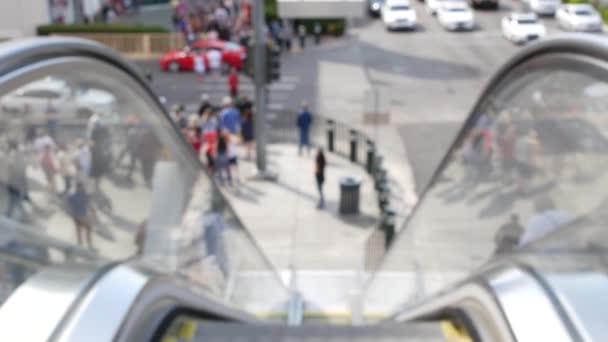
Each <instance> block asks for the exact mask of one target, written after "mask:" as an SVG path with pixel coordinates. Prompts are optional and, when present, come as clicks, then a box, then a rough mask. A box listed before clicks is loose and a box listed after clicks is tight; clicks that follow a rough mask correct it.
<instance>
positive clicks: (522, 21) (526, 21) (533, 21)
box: [517, 19, 538, 25]
mask: <svg viewBox="0 0 608 342" xmlns="http://www.w3.org/2000/svg"><path fill="white" fill-rule="evenodd" d="M537 22H538V21H537V20H536V19H518V20H517V23H518V24H521V25H530V24H536V23H537Z"/></svg>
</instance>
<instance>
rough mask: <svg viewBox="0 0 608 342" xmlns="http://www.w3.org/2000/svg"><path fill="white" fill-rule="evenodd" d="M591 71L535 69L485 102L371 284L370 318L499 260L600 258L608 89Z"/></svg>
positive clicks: (542, 261) (603, 235) (607, 160)
mask: <svg viewBox="0 0 608 342" xmlns="http://www.w3.org/2000/svg"><path fill="white" fill-rule="evenodd" d="M596 70H597V69H594V70H593V71H590V70H586V69H584V68H581V70H580V71H563V70H562V71H560V70H555V69H549V68H546V69H544V70H539V69H538V68H537V69H536V71H534V72H530V71H527V72H525V73H521V74H519V75H518V76H519V77H515V78H511V79H510V81H505V82H503V84H500V85H499V86H498V87H497V88H496V90H495V92H494V93H492V94H490V96H488V97H487V98H486V99H484V103H483V104H482V105H481V106H480V107H479V108H478V109H477V110H478V112H477V114H478V119H477V120H476V122H474V123H472V125H471V126H470V127H467V129H466V130H465V133H464V134H462V135H461V136H460V137H459V139H458V141H457V142H456V145H455V146H454V147H453V148H452V149H451V151H450V152H449V154H448V157H447V162H446V164H445V165H444V166H443V168H442V170H441V172H440V174H439V175H438V177H436V178H435V180H434V182H433V183H432V184H431V185H430V187H429V188H428V191H427V192H426V194H425V195H424V198H423V199H422V200H421V202H420V203H419V206H418V208H417V209H416V210H415V212H414V214H413V216H412V218H411V220H410V222H409V223H408V225H407V226H406V228H405V230H404V231H403V234H401V235H400V236H399V238H398V239H397V241H396V242H395V243H394V245H393V247H392V249H391V251H390V253H389V254H388V255H387V258H386V260H385V262H384V264H383V266H382V267H381V271H380V272H379V273H378V275H377V276H376V278H375V279H374V280H373V281H372V282H371V283H370V287H369V289H368V292H367V297H366V305H367V307H366V309H367V310H368V311H371V312H374V311H384V312H386V310H388V311H393V310H396V309H397V308H398V307H400V306H401V305H404V303H405V305H407V304H412V303H414V302H415V301H416V300H418V299H420V298H422V297H424V296H428V295H430V294H433V293H436V292H438V291H439V290H441V289H444V288H446V286H448V285H452V284H454V283H455V282H456V281H458V280H463V279H464V278H465V277H466V276H467V275H468V274H470V273H471V272H472V271H474V270H477V269H479V267H481V266H483V265H485V264H487V263H488V261H489V260H490V259H493V258H496V257H501V258H517V259H518V260H520V261H522V260H523V261H524V262H526V263H528V264H534V265H535V266H536V265H539V264H543V265H545V263H546V262H545V261H546V260H551V258H553V257H555V256H556V255H564V254H565V253H572V252H573V251H578V252H582V253H583V254H590V253H598V252H599V253H603V251H604V250H605V249H604V248H605V245H606V242H607V241H608V239H606V237H607V234H606V233H603V231H604V230H603V229H601V227H602V224H601V223H600V222H602V221H600V220H599V218H600V217H601V218H603V217H604V216H605V214H604V212H605V210H603V209H605V203H606V197H605V191H604V190H603V189H605V187H606V185H607V184H608V175H607V174H606V167H607V166H608V139H607V135H606V134H607V132H608V117H606V115H607V111H606V109H607V108H608V100H607V99H608V97H606V94H608V83H606V81H605V76H606V75H604V74H602V73H600V72H597V71H596ZM604 222H605V221H604ZM590 246H593V248H591V247H590ZM599 246H601V247H599ZM554 260H558V259H554ZM572 260H574V259H572ZM557 265H559V263H556V264H555V265H553V264H552V266H551V267H554V268H555V267H559V266H557ZM562 265H566V264H562ZM568 265H570V266H571V265H573V263H568ZM603 265H604V266H603V267H606V263H604V264H603ZM544 267H548V266H547V265H545V266H544Z"/></svg>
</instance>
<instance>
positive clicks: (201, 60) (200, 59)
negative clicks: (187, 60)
mask: <svg viewBox="0 0 608 342" xmlns="http://www.w3.org/2000/svg"><path fill="white" fill-rule="evenodd" d="M205 70H206V67H205V56H204V55H203V54H200V53H195V54H194V71H195V72H196V76H197V78H198V81H199V82H203V76H204V75H205Z"/></svg>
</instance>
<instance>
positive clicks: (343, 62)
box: [139, 1, 560, 196]
mask: <svg viewBox="0 0 608 342" xmlns="http://www.w3.org/2000/svg"><path fill="white" fill-rule="evenodd" d="M412 5H413V6H414V8H415V9H416V11H417V14H418V21H419V27H418V29H417V30H416V31H415V32H387V31H386V30H385V29H384V27H383V25H382V23H381V21H380V20H373V19H370V20H364V22H363V23H361V24H359V25H356V26H354V25H353V26H351V27H350V30H349V34H348V35H347V36H346V37H344V38H342V39H335V40H327V41H325V42H323V43H322V44H321V45H320V46H318V47H312V48H311V47H309V48H307V49H305V50H304V51H296V52H294V53H286V54H284V56H283V58H282V79H281V80H280V81H279V82H277V83H275V84H273V85H272V86H271V87H270V88H271V90H270V105H269V108H270V110H271V111H280V110H296V109H297V107H298V106H299V104H300V103H301V101H302V100H307V101H309V102H310V103H311V104H312V105H313V108H314V109H315V111H316V112H317V113H320V114H323V115H324V116H328V117H333V118H336V119H339V120H341V121H345V122H348V123H349V124H351V125H353V126H357V127H359V128H361V129H364V130H367V131H368V133H370V134H371V135H372V136H374V137H376V139H377V140H378V141H379V143H380V145H381V147H382V150H383V151H386V153H387V154H388V155H390V156H392V157H391V158H392V159H394V160H396V164H399V165H402V162H403V163H409V165H410V166H411V169H410V170H409V171H407V170H405V169H407V168H403V169H404V170H403V175H398V176H401V177H400V179H401V180H403V182H405V183H408V182H409V183H408V184H407V186H408V188H410V190H411V192H412V194H413V196H415V194H416V193H420V192H421V191H422V190H423V189H424V187H425V184H426V183H427V182H428V180H429V177H430V175H431V173H432V171H433V170H434V169H435V167H436V165H437V163H438V161H439V160H440V159H441V157H442V155H443V154H444V152H445V151H446V149H447V147H448V146H449V144H450V142H451V141H452V139H453V137H454V135H455V134H456V132H457V130H458V128H459V127H460V125H461V123H462V122H463V120H464V119H465V118H466V116H467V114H468V113H469V111H470V110H471V108H472V106H473V104H474V103H475V100H476V99H477V97H478V95H479V94H480V92H481V90H482V88H483V86H484V84H486V83H487V81H488V79H489V78H490V76H491V75H492V74H493V73H494V72H495V71H496V70H497V68H498V67H499V66H500V65H502V64H503V63H504V62H505V61H507V60H508V59H509V58H510V57H512V56H513V55H514V54H515V53H517V51H519V50H520V49H521V48H522V47H520V46H515V45H513V44H512V43H510V42H508V41H506V40H505V39H504V38H503V37H502V34H501V31H500V20H501V18H502V17H504V16H505V15H507V14H508V13H509V12H511V11H513V10H519V9H520V8H521V3H519V2H514V1H503V2H502V3H501V6H500V9H499V10H497V11H495V10H476V11H475V19H476V22H477V25H476V28H475V30H473V31H472V32H446V31H445V30H444V29H443V28H442V27H441V26H440V25H439V24H438V23H437V21H436V19H435V18H434V17H432V16H431V15H429V14H428V13H426V11H425V10H424V3H421V2H418V1H414V2H412ZM542 21H543V23H544V24H545V26H546V27H547V30H548V35H549V36H551V35H554V34H557V33H559V32H560V30H559V29H558V28H557V25H556V23H555V20H554V19H553V18H542ZM139 65H140V66H142V67H143V68H145V69H148V70H152V71H155V81H154V83H153V87H154V88H155V89H156V90H157V92H158V93H159V94H161V95H163V96H165V97H167V99H168V102H169V103H183V104H189V105H190V108H194V107H195V104H196V102H197V101H198V98H199V97H200V94H201V93H209V94H211V96H212V98H213V100H214V101H216V102H219V101H220V100H221V97H223V96H225V95H226V94H227V84H226V81H225V79H218V80H215V79H212V78H206V79H205V80H204V81H203V82H202V83H198V81H197V80H196V78H195V77H194V75H191V74H184V73H180V74H177V75H176V74H167V73H162V72H159V71H158V66H157V64H156V62H139ZM241 80H242V84H243V85H242V91H243V92H244V93H245V94H248V95H252V94H253V87H252V85H251V82H250V81H249V80H247V79H246V77H241ZM370 89H377V90H378V91H379V93H380V94H381V95H380V97H381V98H380V99H379V103H380V104H381V106H380V107H381V108H384V109H385V111H386V112H388V113H389V114H390V122H388V123H387V124H385V125H380V126H372V125H370V124H366V123H365V121H366V120H365V116H364V107H365V103H366V102H369V100H370V99H369V98H366V92H367V91H369V90H370ZM429 137H432V139H429ZM398 178H399V177H398ZM408 179H409V180H408Z"/></svg>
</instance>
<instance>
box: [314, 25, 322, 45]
mask: <svg viewBox="0 0 608 342" xmlns="http://www.w3.org/2000/svg"><path fill="white" fill-rule="evenodd" d="M322 30H323V28H322V27H321V23H320V22H318V21H315V26H314V27H313V33H314V34H315V44H316V45H319V43H321V31H322Z"/></svg>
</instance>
